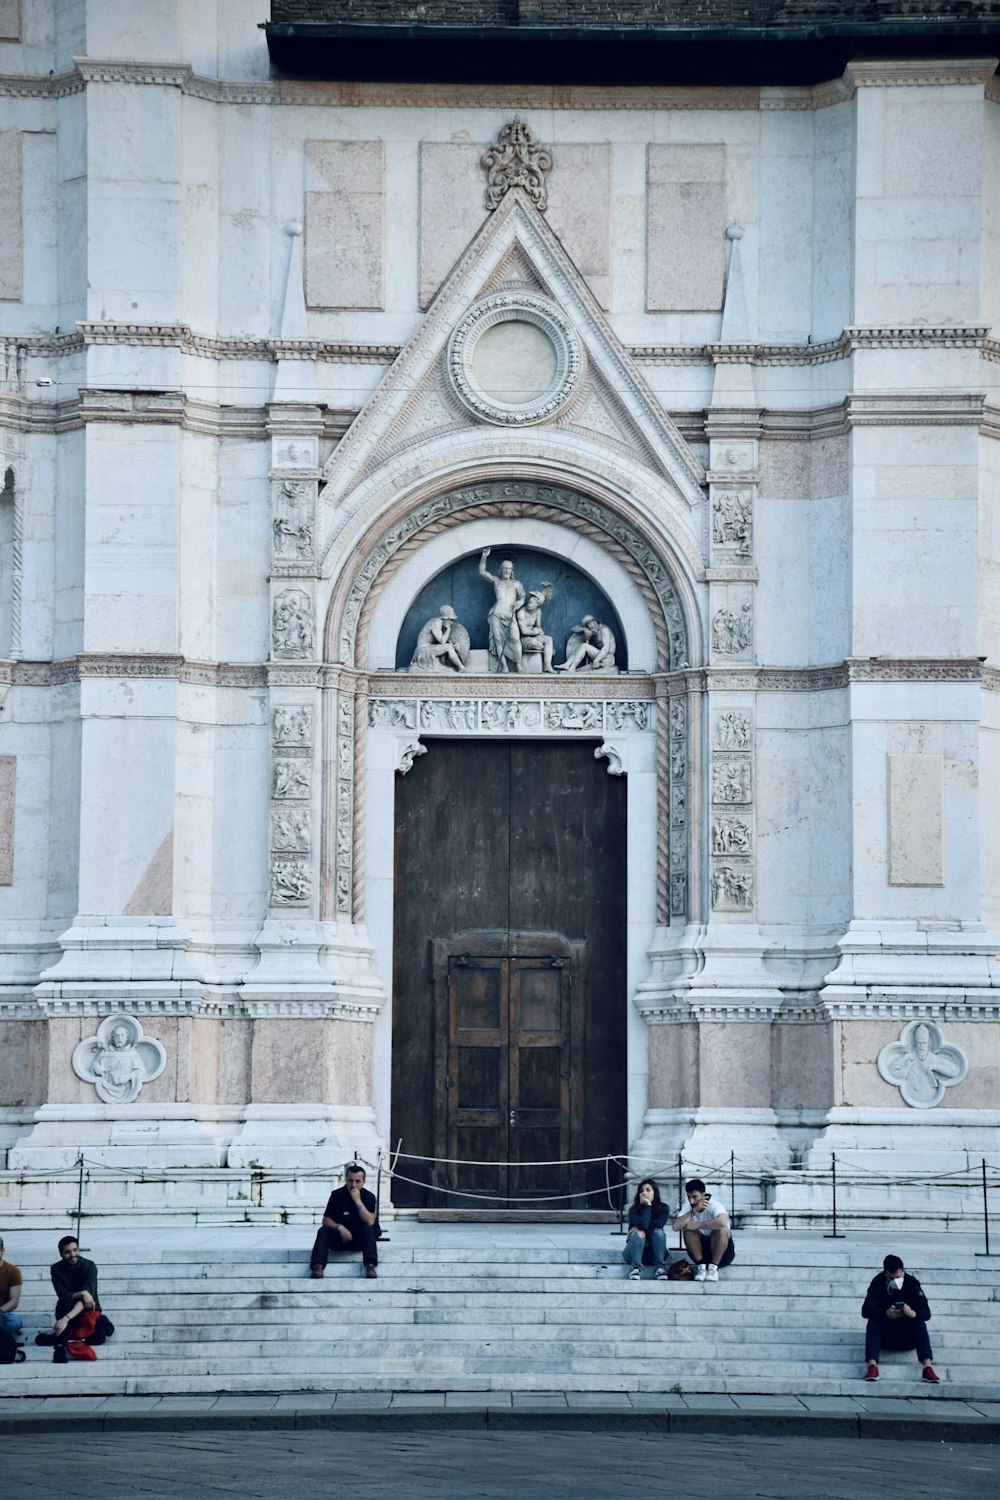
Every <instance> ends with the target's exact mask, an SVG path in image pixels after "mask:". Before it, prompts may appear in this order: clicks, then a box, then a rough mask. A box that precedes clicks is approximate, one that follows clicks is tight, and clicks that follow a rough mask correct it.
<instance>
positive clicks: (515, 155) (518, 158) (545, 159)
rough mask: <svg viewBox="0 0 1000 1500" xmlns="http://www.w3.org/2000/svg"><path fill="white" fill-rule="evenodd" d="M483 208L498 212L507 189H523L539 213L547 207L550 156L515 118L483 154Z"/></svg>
mask: <svg viewBox="0 0 1000 1500" xmlns="http://www.w3.org/2000/svg"><path fill="white" fill-rule="evenodd" d="M482 165H483V166H484V167H485V168H486V174H487V175H486V207H487V208H488V209H489V210H490V212H492V211H493V209H495V208H499V206H500V204H501V203H502V202H503V200H504V198H505V196H506V195H507V193H509V192H510V190H511V188H514V187H519V188H523V189H524V191H525V192H526V193H527V195H528V197H529V198H530V199H531V201H532V203H533V204H534V205H535V207H536V208H537V209H538V211H539V212H540V213H544V212H545V209H546V207H547V205H548V192H547V189H546V185H545V179H546V176H547V175H548V173H549V172H550V171H551V169H552V157H551V154H550V153H549V152H548V151H546V149H545V147H544V146H539V145H536V143H535V139H534V137H533V136H532V134H531V131H530V130H529V129H528V127H527V125H525V124H524V122H523V120H521V118H520V117H519V116H518V115H515V116H514V118H513V120H511V121H510V123H509V124H507V125H505V126H504V127H503V129H502V130H501V131H500V134H499V135H498V136H497V139H496V144H495V145H493V146H491V147H490V148H489V150H488V151H487V152H486V153H485V154H484V156H483V159H482Z"/></svg>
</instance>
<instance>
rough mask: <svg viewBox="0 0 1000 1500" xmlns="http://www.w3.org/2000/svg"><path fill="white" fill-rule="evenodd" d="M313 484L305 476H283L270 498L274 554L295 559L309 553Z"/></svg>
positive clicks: (311, 534) (311, 547) (311, 532)
mask: <svg viewBox="0 0 1000 1500" xmlns="http://www.w3.org/2000/svg"><path fill="white" fill-rule="evenodd" d="M312 496H313V485H312V484H311V483H310V482H309V481H308V480H306V479H283V480H282V481H281V482H280V484H278V486H277V488H276V492H275V497H274V520H273V522H272V526H273V529H274V556H275V557H276V558H285V559H292V560H299V559H302V558H311V557H312V556H313V520H312Z"/></svg>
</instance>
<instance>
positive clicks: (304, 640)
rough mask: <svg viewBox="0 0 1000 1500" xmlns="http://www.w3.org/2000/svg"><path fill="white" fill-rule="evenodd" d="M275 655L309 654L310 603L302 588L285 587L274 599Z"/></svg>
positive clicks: (311, 625)
mask: <svg viewBox="0 0 1000 1500" xmlns="http://www.w3.org/2000/svg"><path fill="white" fill-rule="evenodd" d="M272 635H273V639H274V654H275V656H311V655H312V650H313V623H312V603H311V601H310V599H309V595H308V594H307V593H306V592H305V590H304V589H286V590H285V592H284V593H283V594H279V595H278V597H277V598H276V599H275V601H274V617H273V628H272Z"/></svg>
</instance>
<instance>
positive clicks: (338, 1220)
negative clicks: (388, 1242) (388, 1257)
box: [309, 1162, 382, 1280]
mask: <svg viewBox="0 0 1000 1500" xmlns="http://www.w3.org/2000/svg"><path fill="white" fill-rule="evenodd" d="M381 1234H382V1230H381V1229H380V1227H379V1222H378V1204H377V1203H376V1202H375V1194H374V1193H369V1192H368V1190H367V1189H366V1187H365V1169H364V1167H361V1166H359V1165H358V1163H357V1162H351V1163H350V1165H349V1166H346V1167H345V1168H344V1186H343V1187H342V1188H337V1189H336V1190H335V1191H334V1192H332V1193H331V1194H330V1197H329V1199H328V1201H327V1205H326V1209H325V1210H324V1213H323V1222H322V1224H321V1225H320V1227H319V1229H318V1230H317V1232H316V1240H315V1243H314V1244H313V1247H312V1254H311V1255H310V1257H309V1274H310V1275H311V1276H313V1277H314V1278H316V1279H318V1278H319V1277H321V1276H322V1275H323V1272H324V1271H325V1270H326V1261H327V1256H328V1255H329V1253H330V1251H331V1250H360V1251H361V1259H362V1260H363V1262H364V1268H365V1269H364V1274H365V1275H366V1276H367V1277H368V1278H369V1280H374V1278H375V1277H376V1276H377V1275H378V1271H377V1270H376V1267H377V1265H378V1245H377V1243H376V1241H377V1240H378V1239H379V1238H380V1237H381Z"/></svg>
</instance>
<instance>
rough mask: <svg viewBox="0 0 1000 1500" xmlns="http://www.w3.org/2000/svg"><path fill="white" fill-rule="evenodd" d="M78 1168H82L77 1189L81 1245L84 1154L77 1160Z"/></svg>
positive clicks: (78, 1234) (78, 1236) (77, 1224)
mask: <svg viewBox="0 0 1000 1500" xmlns="http://www.w3.org/2000/svg"><path fill="white" fill-rule="evenodd" d="M76 1164H77V1166H78V1167H79V1168H80V1179H79V1182H78V1183H77V1189H76V1242H77V1244H79V1243H80V1220H81V1219H82V1218H83V1152H82V1151H81V1152H80V1155H79V1156H78V1158H77V1163H76Z"/></svg>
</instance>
